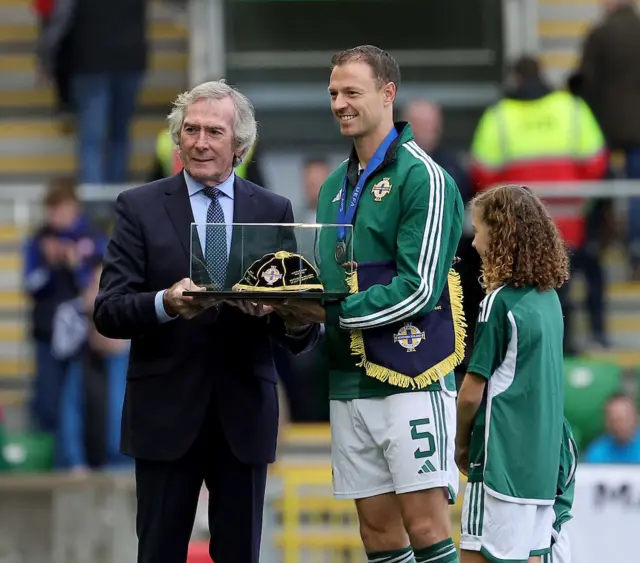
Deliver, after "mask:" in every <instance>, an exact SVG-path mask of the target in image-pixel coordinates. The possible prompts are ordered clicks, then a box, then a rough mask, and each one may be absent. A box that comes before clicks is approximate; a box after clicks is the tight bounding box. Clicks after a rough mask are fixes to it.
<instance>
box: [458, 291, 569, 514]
mask: <svg viewBox="0 0 640 563" xmlns="http://www.w3.org/2000/svg"><path fill="white" fill-rule="evenodd" d="M563 333H564V326H563V318H562V311H561V309H560V301H559V299H558V295H557V293H556V292H555V291H553V290H551V291H542V292H541V291H538V290H537V289H536V288H534V287H522V288H515V287H512V286H502V287H500V288H498V289H496V290H495V291H493V292H491V293H490V294H489V295H487V296H486V297H485V299H484V300H483V301H482V303H481V304H480V312H479V315H478V322H477V324H476V331H475V343H474V349H473V352H472V355H471V360H470V362H469V367H468V370H467V371H468V372H469V373H473V374H477V375H479V376H481V377H485V378H487V380H488V381H487V388H486V392H485V396H484V398H483V401H482V405H481V407H480V410H479V412H478V415H477V416H476V419H475V421H474V426H473V430H472V434H471V445H470V452H469V462H470V467H469V480H470V481H483V482H484V485H485V489H486V491H487V492H488V493H489V494H492V495H493V496H495V497H496V498H499V499H502V500H505V501H509V502H516V503H521V504H539V505H552V504H553V503H554V501H555V498H556V486H557V483H558V468H559V467H560V444H561V441H562V424H563V401H564V396H563V352H562V342H563Z"/></svg>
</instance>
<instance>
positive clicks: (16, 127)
mask: <svg viewBox="0 0 640 563" xmlns="http://www.w3.org/2000/svg"><path fill="white" fill-rule="evenodd" d="M166 126H167V122H166V120H165V118H164V116H156V117H151V116H149V117H144V116H143V117H135V118H134V119H133V123H132V126H131V135H132V137H133V138H134V139H149V138H151V139H154V140H155V138H156V136H157V135H158V133H159V132H160V131H162V130H163V129H164V128H165V127H166ZM23 140H29V141H32V142H39V141H44V142H46V143H47V144H51V141H54V140H55V141H56V142H60V141H64V138H62V137H61V129H60V123H59V121H58V120H57V119H53V118H24V119H15V118H7V119H3V120H1V121H0V144H2V143H11V142H21V141H23ZM0 207H1V204H0ZM0 242H2V233H1V232H0Z"/></svg>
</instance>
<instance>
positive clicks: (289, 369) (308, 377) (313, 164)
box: [274, 156, 331, 423]
mask: <svg viewBox="0 0 640 563" xmlns="http://www.w3.org/2000/svg"><path fill="white" fill-rule="evenodd" d="M330 173H331V169H330V168H329V163H328V162H327V161H326V160H324V159H323V158H321V157H316V156H312V157H310V158H309V159H307V160H306V161H305V163H304V165H303V169H302V185H303V189H304V201H305V210H304V211H303V212H302V222H303V223H315V222H316V210H317V207H318V194H319V193H320V188H321V187H322V184H323V182H324V181H325V180H326V179H327V176H329V174H330ZM324 341H325V336H324V326H321V329H320V336H319V337H318V343H317V344H316V345H315V346H314V348H313V349H312V350H309V351H307V352H305V353H304V354H298V355H293V354H291V353H290V352H289V351H287V350H286V349H285V348H283V347H281V346H279V347H277V348H276V349H275V350H274V355H275V359H276V368H277V371H278V376H279V378H280V382H281V383H282V385H281V387H282V388H283V389H284V396H285V398H286V404H287V413H288V420H289V421H290V422H293V423H296V422H329V371H328V366H327V364H326V361H325V357H324V354H323V350H324Z"/></svg>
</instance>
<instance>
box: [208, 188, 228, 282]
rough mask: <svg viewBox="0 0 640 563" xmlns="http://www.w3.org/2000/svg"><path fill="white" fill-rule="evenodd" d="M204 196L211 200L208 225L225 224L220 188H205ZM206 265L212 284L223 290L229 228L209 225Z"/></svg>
mask: <svg viewBox="0 0 640 563" xmlns="http://www.w3.org/2000/svg"><path fill="white" fill-rule="evenodd" d="M203 191H204V194H205V195H206V196H207V197H208V198H210V199H211V203H210V204H209V209H207V223H224V222H225V220H224V212H223V211H222V206H221V205H220V201H219V197H220V191H219V190H218V188H213V187H205V189H204V190H203ZM204 258H205V263H206V265H207V271H208V272H209V278H210V280H211V284H212V285H213V287H214V288H215V289H223V288H224V283H225V279H226V277H227V261H228V256H227V227H226V226H225V225H207V236H206V244H205V256H204Z"/></svg>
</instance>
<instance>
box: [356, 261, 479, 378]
mask: <svg viewBox="0 0 640 563" xmlns="http://www.w3.org/2000/svg"><path fill="white" fill-rule="evenodd" d="M448 282H449V284H448V285H449V300H450V302H451V316H452V318H453V328H454V332H455V347H454V351H453V353H452V354H451V355H449V356H447V357H446V358H445V359H444V360H442V361H441V362H439V363H437V364H436V365H435V366H433V367H430V368H429V369H428V370H426V371H425V372H423V373H421V374H420V375H418V376H417V377H409V376H408V375H404V374H402V373H398V372H397V371H394V370H391V369H388V368H385V367H384V366H381V365H378V364H374V363H373V362H370V361H369V360H367V356H366V353H365V349H364V340H363V338H362V331H361V330H352V331H351V354H352V355H354V356H359V357H360V361H359V362H358V363H357V364H356V365H357V366H358V367H363V368H364V371H365V373H366V374H367V375H368V376H369V377H373V378H374V379H378V380H379V381H383V382H386V383H389V384H390V385H394V386H396V387H403V388H405V389H406V388H409V387H411V388H412V389H424V388H425V387H428V386H429V385H431V384H432V383H435V382H436V381H439V380H440V379H442V378H443V377H444V376H446V375H448V374H449V373H451V372H452V371H453V370H454V369H455V368H456V367H458V366H459V365H460V364H461V363H462V360H463V359H464V354H465V347H466V342H465V339H466V335H467V331H466V329H467V323H466V319H465V315H464V308H463V306H462V284H461V283H460V274H458V272H456V271H455V270H453V269H451V270H449V275H448ZM347 285H348V287H349V291H350V293H357V292H358V278H357V273H356V272H352V273H350V274H347Z"/></svg>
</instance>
